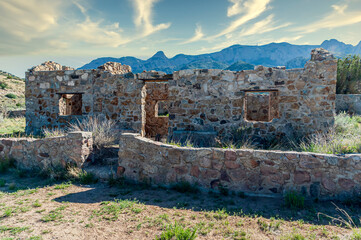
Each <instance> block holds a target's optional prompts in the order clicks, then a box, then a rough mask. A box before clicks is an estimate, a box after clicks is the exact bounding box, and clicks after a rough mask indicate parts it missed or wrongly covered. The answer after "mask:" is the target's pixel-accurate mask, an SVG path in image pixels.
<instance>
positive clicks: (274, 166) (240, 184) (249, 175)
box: [118, 134, 361, 198]
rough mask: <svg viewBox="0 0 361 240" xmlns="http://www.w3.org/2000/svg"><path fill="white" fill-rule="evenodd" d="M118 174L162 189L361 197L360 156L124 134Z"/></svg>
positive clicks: (121, 141)
mask: <svg viewBox="0 0 361 240" xmlns="http://www.w3.org/2000/svg"><path fill="white" fill-rule="evenodd" d="M118 174H119V175H123V176H124V177H126V178H129V179H133V180H136V181H148V182H150V183H152V184H160V185H164V184H165V185H167V184H172V183H175V182H179V181H188V182H190V183H197V184H199V185H200V187H203V188H208V189H210V188H213V189H217V188H218V186H219V185H222V186H224V187H227V188H228V189H230V190H234V191H242V192H245V193H249V194H258V195H273V196H277V195H279V196H281V195H282V194H284V192H285V191H289V190H296V191H299V192H302V193H303V194H304V195H305V196H308V197H314V198H341V197H344V196H347V195H351V194H354V193H360V192H359V190H360V186H361V154H354V155H344V156H337V155H328V154H314V153H299V152H281V151H263V150H246V149H245V150H232V149H220V148H185V147H177V146H173V145H167V144H162V143H160V142H155V141H152V140H149V139H146V138H143V137H140V136H139V135H136V134H123V135H122V136H121V139H120V148H119V167H118Z"/></svg>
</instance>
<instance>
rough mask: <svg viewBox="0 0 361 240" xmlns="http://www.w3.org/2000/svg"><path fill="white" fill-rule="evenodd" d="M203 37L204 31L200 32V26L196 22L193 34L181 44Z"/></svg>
mask: <svg viewBox="0 0 361 240" xmlns="http://www.w3.org/2000/svg"><path fill="white" fill-rule="evenodd" d="M203 37H204V33H203V32H202V26H201V25H199V24H197V27H196V30H195V32H194V36H193V37H192V38H190V39H188V40H187V41H185V42H183V44H187V43H192V42H196V41H199V40H201V39H202V38H203Z"/></svg>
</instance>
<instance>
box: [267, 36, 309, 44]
mask: <svg viewBox="0 0 361 240" xmlns="http://www.w3.org/2000/svg"><path fill="white" fill-rule="evenodd" d="M302 37H303V35H298V36H294V37H283V38H279V39H275V40H271V42H275V43H281V42H292V41H296V40H298V39H300V38H302Z"/></svg>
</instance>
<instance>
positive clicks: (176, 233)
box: [155, 222, 197, 240]
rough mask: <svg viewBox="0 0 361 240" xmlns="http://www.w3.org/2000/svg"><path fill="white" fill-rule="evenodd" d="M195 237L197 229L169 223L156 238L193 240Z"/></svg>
mask: <svg viewBox="0 0 361 240" xmlns="http://www.w3.org/2000/svg"><path fill="white" fill-rule="evenodd" d="M196 237H197V229H196V228H195V229H191V228H185V227H184V226H182V225H180V224H178V223H177V222H176V223H175V224H170V225H168V226H167V228H166V229H165V231H163V232H162V234H161V235H160V236H159V237H156V238H155V239H156V240H172V239H176V240H194V239H196Z"/></svg>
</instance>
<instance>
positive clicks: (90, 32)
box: [71, 17, 130, 47]
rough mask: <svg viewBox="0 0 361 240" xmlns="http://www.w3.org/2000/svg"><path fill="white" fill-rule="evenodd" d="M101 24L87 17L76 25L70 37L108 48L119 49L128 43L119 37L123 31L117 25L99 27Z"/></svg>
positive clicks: (125, 39) (127, 40)
mask: <svg viewBox="0 0 361 240" xmlns="http://www.w3.org/2000/svg"><path fill="white" fill-rule="evenodd" d="M101 22H102V21H98V22H93V21H92V20H90V18H89V17H87V18H86V20H85V21H84V22H82V23H78V24H77V25H76V28H75V29H73V31H72V34H71V35H72V36H74V37H75V38H77V39H78V40H80V41H83V42H86V43H90V44H94V45H100V46H108V47H119V46H120V45H122V44H125V43H127V42H129V41H130V39H127V38H124V37H123V36H122V35H121V33H122V31H123V30H122V29H121V28H119V23H114V24H111V25H101Z"/></svg>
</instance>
